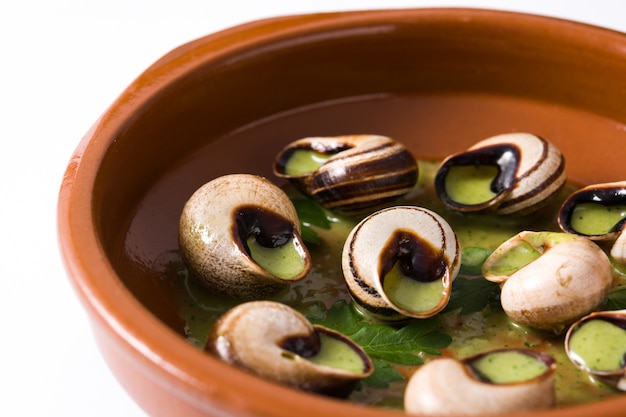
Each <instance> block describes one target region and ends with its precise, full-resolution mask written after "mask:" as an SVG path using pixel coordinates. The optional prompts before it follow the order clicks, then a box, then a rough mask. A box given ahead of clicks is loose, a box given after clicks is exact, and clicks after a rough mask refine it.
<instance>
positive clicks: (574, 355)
mask: <svg viewBox="0 0 626 417" xmlns="http://www.w3.org/2000/svg"><path fill="white" fill-rule="evenodd" d="M595 320H599V321H603V322H606V323H608V324H610V325H614V326H615V327H614V329H615V330H617V331H618V332H620V333H621V336H622V337H621V340H617V341H616V340H610V338H609V336H608V335H607V334H606V332H607V331H608V329H607V328H606V327H604V328H603V329H602V330H604V333H600V334H594V332H590V333H587V334H581V335H580V336H581V340H580V341H577V340H576V335H577V333H578V332H581V330H582V329H583V328H584V326H586V325H589V324H590V323H592V322H593V321H595ZM611 327H612V326H611ZM597 330H598V329H596V331H597ZM592 336H595V337H592ZM624 337H626V310H614V311H597V312H593V313H591V314H588V315H587V316H585V317H583V318H581V319H580V320H578V321H577V322H576V323H574V324H572V325H571V326H570V328H569V329H568V331H567V334H566V336H565V351H566V352H567V356H568V357H569V359H570V360H571V361H572V363H573V364H574V365H575V366H576V367H577V368H579V369H581V370H583V371H585V372H587V373H588V374H589V375H591V376H593V377H594V378H595V379H597V380H600V381H602V382H604V383H606V384H608V385H611V386H614V387H616V388H617V389H619V390H620V391H626V344H623V341H624ZM588 339H593V340H591V341H590V343H591V346H594V347H597V348H599V349H606V350H605V351H602V352H598V353H597V354H598V355H600V356H601V359H600V362H596V361H595V360H593V355H592V356H590V357H589V358H585V357H584V356H586V355H587V354H591V352H585V354H580V353H579V352H577V351H576V345H575V344H576V343H578V342H581V343H585V344H586V343H589V342H587V340H588ZM608 357H610V358H611V359H617V360H618V362H619V363H618V364H617V366H616V367H614V368H612V369H606V368H605V369H601V368H602V366H599V365H603V366H604V365H606V363H605V362H606V360H607V358H608ZM586 359H589V360H586ZM609 368H611V367H609Z"/></svg>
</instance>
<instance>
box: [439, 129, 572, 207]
mask: <svg viewBox="0 0 626 417" xmlns="http://www.w3.org/2000/svg"><path fill="white" fill-rule="evenodd" d="M566 179H567V175H566V171H565V158H564V157H563V154H562V153H561V152H560V150H559V149H558V148H557V147H556V146H554V145H553V144H552V143H551V142H549V141H547V140H546V139H543V138H541V137H539V136H537V135H533V134H531V133H508V134H502V135H497V136H493V137H490V138H488V139H484V140H482V141H480V142H478V143H476V144H475V145H474V146H472V147H470V148H469V149H468V150H466V151H463V152H460V153H457V154H453V155H450V156H448V157H447V158H445V159H444V160H443V162H442V163H441V165H440V166H439V169H438V171H437V174H436V177H435V189H436V191H437V194H438V195H439V197H440V198H441V200H442V201H443V203H444V204H445V205H446V206H448V207H449V208H450V209H453V210H457V211H462V212H471V211H480V210H487V209H489V210H492V211H493V212H495V213H496V214H498V215H522V214H527V213H531V212H533V211H536V210H538V209H540V208H541V207H543V206H544V205H545V204H547V202H548V201H550V199H551V198H552V197H553V196H554V195H555V194H556V193H557V192H558V191H559V190H560V189H561V188H562V187H563V185H564V184H565V181H566Z"/></svg>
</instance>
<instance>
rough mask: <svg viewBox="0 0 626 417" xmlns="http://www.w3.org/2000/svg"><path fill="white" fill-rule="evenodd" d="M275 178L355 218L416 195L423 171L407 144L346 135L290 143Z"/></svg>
mask: <svg viewBox="0 0 626 417" xmlns="http://www.w3.org/2000/svg"><path fill="white" fill-rule="evenodd" d="M274 174H275V175H277V176H278V177H281V178H286V179H288V180H289V181H290V182H291V183H292V184H294V185H295V186H296V187H297V188H298V189H299V190H300V191H301V192H303V193H304V194H306V195H308V196H310V197H312V198H313V199H314V200H316V201H317V202H318V203H319V204H320V205H321V206H323V207H325V208H327V209H329V210H332V211H336V212H339V213H344V214H355V213H362V212H365V211H370V210H371V209H372V208H373V207H377V206H380V205H382V204H385V203H388V202H392V201H394V200H396V199H398V198H399V197H400V196H403V195H404V194H406V193H408V192H409V191H411V189H412V188H413V187H414V186H415V184H416V182H417V175H418V167H417V162H416V160H415V158H414V157H413V155H411V153H410V152H409V151H408V150H407V149H406V148H405V147H404V145H402V144H400V143H399V142H397V141H395V140H393V139H391V138H389V137H386V136H378V135H346V136H334V137H309V138H304V139H300V140H297V141H295V142H292V143H290V144H289V145H288V146H286V147H285V148H284V149H283V150H282V151H281V152H280V153H279V154H278V156H277V157H276V161H275V163H274Z"/></svg>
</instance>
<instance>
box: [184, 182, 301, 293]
mask: <svg viewBox="0 0 626 417" xmlns="http://www.w3.org/2000/svg"><path fill="white" fill-rule="evenodd" d="M251 236H254V237H255V239H256V240H257V241H258V242H262V244H263V245H265V246H267V247H269V248H272V247H273V248H278V247H279V246H282V245H283V244H285V247H292V248H293V250H292V253H291V255H290V256H292V257H294V258H295V260H294V264H295V265H296V266H297V268H295V271H294V273H293V274H289V276H281V275H280V274H277V273H275V272H274V271H272V272H270V270H268V269H267V268H266V267H265V266H261V265H260V264H259V263H258V262H257V261H255V260H254V259H253V257H252V254H251V252H250V247H249V245H248V242H247V239H249V238H250V237H251ZM287 245H293V246H287ZM179 246H180V251H181V255H182V257H183V259H184V261H185V263H186V265H187V266H188V267H189V269H190V271H191V272H192V274H193V275H194V276H195V277H197V278H199V279H200V280H201V281H202V282H203V283H205V284H206V285H207V286H208V287H210V288H212V289H215V290H217V291H220V292H223V293H226V294H230V295H232V296H235V297H238V298H241V299H244V300H251V299H260V298H265V297H267V296H269V295H271V294H272V293H274V292H275V291H277V290H278V289H280V288H283V286H284V285H287V284H289V283H291V282H293V281H296V280H299V279H301V278H303V277H304V276H306V275H307V273H308V271H309V270H310V268H311V260H310V256H309V253H308V251H307V249H306V247H305V245H304V242H303V240H302V238H301V237H300V222H299V220H298V215H297V213H296V210H295V208H294V206H293V204H292V202H291V200H290V199H289V198H288V196H287V195H286V194H285V193H284V192H283V191H282V190H281V189H280V188H278V187H277V186H276V185H274V184H272V183H271V182H270V181H269V180H267V179H265V178H263V177H259V176H256V175H249V174H233V175H225V176H222V177H219V178H216V179H214V180H212V181H209V182H208V183H206V184H205V185H203V186H202V187H200V188H199V189H198V190H197V191H196V192H195V193H194V194H193V195H192V196H191V198H190V199H189V200H188V201H187V203H186V204H185V206H184V208H183V212H182V215H181V218H180V222H179Z"/></svg>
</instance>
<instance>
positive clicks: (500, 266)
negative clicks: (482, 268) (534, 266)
mask: <svg viewBox="0 0 626 417" xmlns="http://www.w3.org/2000/svg"><path fill="white" fill-rule="evenodd" d="M539 256H541V252H540V251H538V250H537V248H535V247H534V246H533V245H531V244H530V243H528V242H525V241H520V242H519V243H518V244H517V245H515V246H513V247H511V248H510V249H509V250H507V251H506V252H504V255H503V256H502V257H501V258H500V259H498V261H497V262H496V263H494V264H493V265H492V268H491V270H490V272H491V273H492V274H494V275H510V274H512V273H514V272H515V271H517V270H518V269H521V268H522V267H524V266H525V265H528V264H529V263H531V262H532V261H534V260H535V259H537V258H539Z"/></svg>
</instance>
